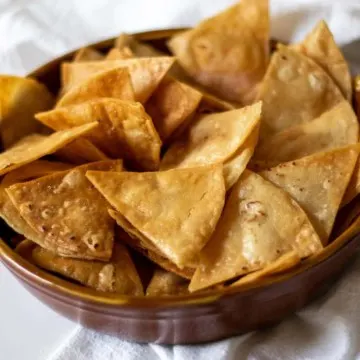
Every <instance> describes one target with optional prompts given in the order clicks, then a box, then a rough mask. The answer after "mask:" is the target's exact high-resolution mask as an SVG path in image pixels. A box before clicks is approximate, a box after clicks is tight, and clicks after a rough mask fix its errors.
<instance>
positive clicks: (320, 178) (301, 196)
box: [260, 145, 360, 245]
mask: <svg viewBox="0 0 360 360" xmlns="http://www.w3.org/2000/svg"><path fill="white" fill-rule="evenodd" d="M359 151H360V147H359V146H358V145H353V146H349V147H345V148H341V149H335V150H332V151H329V152H322V153H318V154H315V155H310V156H307V157H304V158H301V159H298V160H295V161H292V162H287V163H284V164H280V165H278V166H276V167H273V168H271V169H269V170H265V171H262V172H261V173H260V175H261V176H263V177H264V178H265V179H267V180H269V181H271V182H272V183H273V184H275V185H277V186H279V187H280V188H282V189H284V190H285V191H287V192H288V193H289V194H290V195H291V196H292V198H294V199H295V200H296V201H297V202H298V203H299V205H300V206H301V207H302V208H303V209H304V211H305V212H306V213H307V215H308V217H309V219H310V220H311V222H312V224H313V226H314V228H315V230H316V232H317V233H318V234H319V237H320V239H321V241H322V243H323V244H324V245H326V244H327V242H328V239H329V236H330V233H331V230H332V227H333V225H334V221H335V216H336V214H337V212H338V209H339V206H340V203H341V199H342V197H343V195H344V192H345V190H346V187H347V185H348V183H349V180H350V177H351V174H352V173H353V170H354V167H355V164H356V161H357V158H358V155H359Z"/></svg>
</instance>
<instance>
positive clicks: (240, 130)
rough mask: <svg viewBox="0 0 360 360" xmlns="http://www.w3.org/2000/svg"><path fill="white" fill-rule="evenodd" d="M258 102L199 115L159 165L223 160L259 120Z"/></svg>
mask: <svg viewBox="0 0 360 360" xmlns="http://www.w3.org/2000/svg"><path fill="white" fill-rule="evenodd" d="M260 114H261V103H260V102H259V103H256V104H254V105H251V106H247V107H244V108H242V109H236V110H231V111H226V112H222V113H215V114H209V115H202V116H199V117H198V118H197V119H194V120H193V121H192V123H191V125H190V126H189V127H188V129H187V131H186V132H184V133H183V134H182V135H181V136H180V137H179V138H178V140H177V141H175V142H174V143H172V144H171V146H170V147H169V149H168V151H167V152H166V153H165V155H164V157H163V159H162V161H161V164H160V167H161V169H163V170H167V169H172V168H186V167H188V168H189V167H196V166H201V165H208V164H215V163H223V162H225V161H226V160H228V159H230V158H231V157H232V156H233V155H234V154H235V153H236V151H237V150H238V149H239V148H240V147H241V146H242V145H243V144H244V142H245V141H246V139H247V137H248V136H249V135H250V134H251V132H252V131H253V130H254V128H255V127H256V125H257V124H258V123H259V121H260Z"/></svg>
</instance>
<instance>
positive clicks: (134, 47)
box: [115, 33, 166, 57]
mask: <svg viewBox="0 0 360 360" xmlns="http://www.w3.org/2000/svg"><path fill="white" fill-rule="evenodd" d="M115 48H118V49H119V50H124V49H125V48H129V49H130V50H131V51H132V52H133V54H134V55H135V56H136V57H155V56H164V55H166V54H165V53H163V52H161V51H159V50H158V49H155V48H154V47H153V46H151V45H149V44H145V43H143V42H140V41H137V40H136V39H135V37H134V36H132V35H129V34H125V33H123V34H120V35H119V37H118V38H117V39H116V40H115Z"/></svg>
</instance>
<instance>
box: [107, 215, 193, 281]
mask: <svg viewBox="0 0 360 360" xmlns="http://www.w3.org/2000/svg"><path fill="white" fill-rule="evenodd" d="M109 214H110V216H111V217H112V218H113V219H114V220H115V221H116V223H117V224H118V225H119V227H118V228H117V237H118V238H119V239H120V240H121V241H123V242H125V244H127V245H128V246H130V247H131V248H132V249H134V250H136V251H138V252H139V253H140V254H142V255H143V256H145V257H147V258H149V259H150V260H151V261H153V262H154V263H155V264H157V265H159V266H160V267H162V268H163V269H165V270H167V271H170V272H172V273H174V274H177V275H179V276H181V277H183V278H184V279H191V277H192V276H193V275H194V269H192V268H190V267H184V268H182V269H180V268H179V267H177V266H176V265H175V264H174V263H172V262H171V261H170V260H168V259H167V258H166V257H165V255H164V254H162V252H161V249H157V248H156V247H155V246H154V245H153V243H152V242H151V241H150V240H149V239H148V238H146V236H144V235H143V234H142V233H141V232H140V231H138V230H137V229H136V228H134V227H133V226H132V225H131V224H130V223H129V221H127V220H126V219H125V218H124V216H122V215H121V214H120V213H119V212H117V211H115V210H112V209H109Z"/></svg>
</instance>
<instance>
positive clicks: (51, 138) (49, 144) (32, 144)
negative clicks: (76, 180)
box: [0, 122, 98, 175]
mask: <svg viewBox="0 0 360 360" xmlns="http://www.w3.org/2000/svg"><path fill="white" fill-rule="evenodd" d="M97 125H98V123H96V122H93V123H90V124H86V125H82V126H78V127H76V128H72V129H69V130H63V131H58V132H55V133H53V134H51V135H48V136H45V135H39V134H33V135H28V136H26V137H25V138H23V139H22V140H20V141H19V142H17V143H16V144H15V145H14V146H12V147H11V148H10V149H8V150H6V151H5V152H3V153H1V154H0V175H4V174H6V173H8V172H10V171H12V170H15V169H17V168H19V167H20V166H23V165H25V164H28V163H30V162H32V161H34V160H37V159H40V158H41V157H43V156H45V155H49V154H52V153H54V152H55V151H57V150H59V149H60V148H62V147H64V146H65V145H67V144H69V143H71V142H72V141H74V140H75V139H77V138H79V137H80V136H83V135H85V134H86V133H88V132H89V131H91V130H93V129H94V128H95V127H96V126H97Z"/></svg>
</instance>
